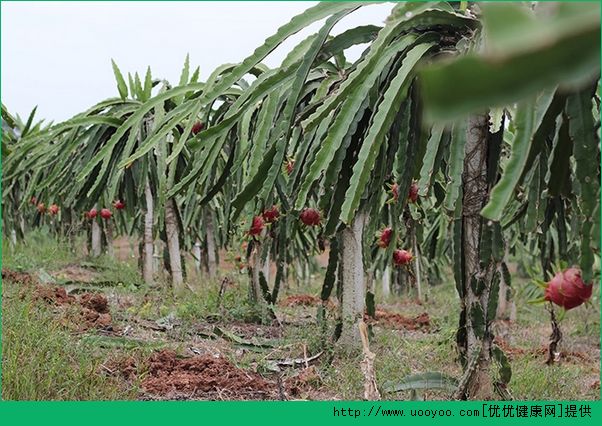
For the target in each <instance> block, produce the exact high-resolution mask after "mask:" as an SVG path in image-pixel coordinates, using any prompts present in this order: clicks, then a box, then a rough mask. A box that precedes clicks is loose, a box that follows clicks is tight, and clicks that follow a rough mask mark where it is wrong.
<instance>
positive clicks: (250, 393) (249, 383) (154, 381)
mask: <svg viewBox="0 0 602 426" xmlns="http://www.w3.org/2000/svg"><path fill="white" fill-rule="evenodd" d="M142 389H144V391H145V392H147V393H149V394H151V395H153V396H158V397H163V398H169V399H181V398H187V399H190V398H202V399H238V400H242V399H273V398H275V396H276V387H275V386H274V384H273V383H271V382H268V381H266V380H265V379H264V378H263V377H262V376H260V375H259V374H257V373H253V372H248V371H244V370H241V369H239V368H237V367H235V366H234V365H233V364H232V363H231V362H230V361H228V360H227V359H225V358H214V357H212V356H209V355H203V356H195V357H192V358H178V356H177V355H176V353H175V352H174V351H171V350H162V351H159V352H156V353H154V354H153V355H152V356H151V357H150V359H149V360H148V376H147V377H146V378H145V379H144V380H143V381H142Z"/></svg>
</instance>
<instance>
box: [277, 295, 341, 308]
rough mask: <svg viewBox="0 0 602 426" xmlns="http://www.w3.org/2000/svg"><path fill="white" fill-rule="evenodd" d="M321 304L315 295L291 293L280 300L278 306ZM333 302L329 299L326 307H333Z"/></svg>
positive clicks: (320, 300)
mask: <svg viewBox="0 0 602 426" xmlns="http://www.w3.org/2000/svg"><path fill="white" fill-rule="evenodd" d="M321 304H322V299H320V298H319V297H317V296H312V295H311V294H293V295H291V296H288V297H285V298H284V299H282V300H281V301H280V306H288V307H294V306H319V305H321ZM335 307H336V306H335V304H334V303H333V302H332V301H331V300H330V299H329V300H328V301H327V302H326V308H328V309H334V308H335Z"/></svg>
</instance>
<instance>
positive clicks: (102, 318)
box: [33, 285, 112, 331]
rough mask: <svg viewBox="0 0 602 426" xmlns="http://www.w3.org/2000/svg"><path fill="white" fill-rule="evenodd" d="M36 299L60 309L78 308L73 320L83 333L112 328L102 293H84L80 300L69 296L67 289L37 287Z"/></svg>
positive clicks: (35, 291) (107, 307)
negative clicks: (90, 330)
mask: <svg viewBox="0 0 602 426" xmlns="http://www.w3.org/2000/svg"><path fill="white" fill-rule="evenodd" d="M33 295H34V299H37V300H43V301H44V302H46V303H49V304H52V305H54V306H57V307H59V308H65V307H67V306H77V307H78V308H79V309H78V312H77V313H76V314H75V317H72V318H71V319H72V320H73V322H74V323H75V324H76V325H77V326H78V328H79V329H80V330H81V331H85V330H89V329H91V328H103V329H106V328H112V327H111V323H112V318H111V314H110V313H109V303H108V301H107V298H106V297H105V296H104V295H102V294H100V293H82V294H81V295H80V296H79V298H77V297H75V296H71V295H69V294H67V291H66V290H65V287H61V286H43V285H37V286H36V287H35V290H34V293H33Z"/></svg>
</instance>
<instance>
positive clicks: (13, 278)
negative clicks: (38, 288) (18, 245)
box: [2, 268, 36, 285]
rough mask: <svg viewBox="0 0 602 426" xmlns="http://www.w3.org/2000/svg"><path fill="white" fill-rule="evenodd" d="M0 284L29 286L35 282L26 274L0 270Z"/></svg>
mask: <svg viewBox="0 0 602 426" xmlns="http://www.w3.org/2000/svg"><path fill="white" fill-rule="evenodd" d="M2 282H3V283H22V284H25V285H31V284H34V283H35V282H36V279H35V278H34V277H32V276H31V275H30V274H28V273H26V272H17V271H13V270H11V269H7V268H2Z"/></svg>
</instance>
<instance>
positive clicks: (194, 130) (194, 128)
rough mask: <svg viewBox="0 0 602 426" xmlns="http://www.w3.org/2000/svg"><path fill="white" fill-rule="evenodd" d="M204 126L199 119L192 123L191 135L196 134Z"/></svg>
mask: <svg viewBox="0 0 602 426" xmlns="http://www.w3.org/2000/svg"><path fill="white" fill-rule="evenodd" d="M204 128H205V125H204V124H203V123H201V122H200V121H197V122H196V123H194V124H193V125H192V129H190V132H191V133H192V134H193V135H196V134H197V133H198V132H200V131H201V130H203V129H204Z"/></svg>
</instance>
